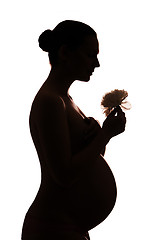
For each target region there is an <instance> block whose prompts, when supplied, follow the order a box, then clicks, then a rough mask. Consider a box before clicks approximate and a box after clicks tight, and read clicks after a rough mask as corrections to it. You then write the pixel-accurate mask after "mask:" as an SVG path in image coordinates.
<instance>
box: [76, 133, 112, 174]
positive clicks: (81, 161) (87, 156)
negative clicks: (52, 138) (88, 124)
mask: <svg viewBox="0 0 160 240" xmlns="http://www.w3.org/2000/svg"><path fill="white" fill-rule="evenodd" d="M109 140H110V138H107V137H106V136H105V134H104V132H103V130H102V129H101V131H99V133H98V134H97V136H96V137H95V138H94V139H93V140H92V142H91V143H90V144H88V145H87V146H86V147H85V148H84V149H83V150H81V151H80V152H79V153H77V154H75V155H74V156H73V157H72V166H73V169H74V171H75V172H79V171H81V170H84V169H87V168H88V167H90V166H91V165H92V164H93V163H94V161H96V160H97V159H98V158H99V156H100V154H102V155H103V153H104V149H105V146H106V144H107V143H108V142H109Z"/></svg>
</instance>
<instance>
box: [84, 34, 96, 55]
mask: <svg viewBox="0 0 160 240" xmlns="http://www.w3.org/2000/svg"><path fill="white" fill-rule="evenodd" d="M82 46H83V47H84V48H86V50H87V49H88V50H92V51H94V52H96V53H97V54H98V53H99V42H98V39H97V38H96V37H95V36H87V37H86V38H85V39H84V43H83V45H82Z"/></svg>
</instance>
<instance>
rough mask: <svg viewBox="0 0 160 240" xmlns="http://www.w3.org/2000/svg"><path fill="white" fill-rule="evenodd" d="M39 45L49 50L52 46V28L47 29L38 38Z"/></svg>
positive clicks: (44, 49) (46, 50)
mask: <svg viewBox="0 0 160 240" xmlns="http://www.w3.org/2000/svg"><path fill="white" fill-rule="evenodd" d="M38 42H39V47H40V48H41V49H42V50H43V51H45V52H49V51H50V49H51V46H52V31H51V30H49V29H48V30H45V31H44V32H43V33H42V34H41V35H40V36H39V39H38Z"/></svg>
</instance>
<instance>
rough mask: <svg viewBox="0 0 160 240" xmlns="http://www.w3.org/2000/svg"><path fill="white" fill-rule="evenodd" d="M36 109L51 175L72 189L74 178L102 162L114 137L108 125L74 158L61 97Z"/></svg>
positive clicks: (49, 99)
mask: <svg viewBox="0 0 160 240" xmlns="http://www.w3.org/2000/svg"><path fill="white" fill-rule="evenodd" d="M34 109H35V110H34V112H35V117H34V121H35V124H36V128H37V130H38V138H39V142H40V145H41V150H42V152H43V159H44V161H45V164H46V165H47V167H48V171H50V174H51V175H52V177H53V178H54V179H55V181H57V183H58V184H61V185H63V186H67V185H70V183H71V182H72V181H73V180H74V179H73V176H77V175H79V173H80V172H81V171H83V170H84V169H87V168H88V167H90V166H91V165H92V164H93V163H94V161H96V160H98V158H99V156H100V154H101V152H102V150H103V149H104V148H105V146H106V144H107V143H108V142H109V140H110V138H111V136H110V135H111V134H109V131H108V128H107V127H106V126H107V123H105V124H104V126H103V127H102V128H101V129H100V131H99V132H98V134H97V135H96V136H95V138H94V139H93V140H92V142H91V143H90V144H88V145H87V146H86V147H85V148H84V149H83V150H82V151H80V152H79V153H77V154H75V155H73V156H72V155H71V146H70V136H69V129H68V123H67V116H66V109H65V103H64V101H63V100H62V99H61V98H60V97H54V98H53V97H44V98H43V97H42V98H41V100H39V102H38V104H37V105H36V106H35V108H34ZM111 119H112V118H111V117H110V119H109V120H110V121H108V122H111ZM110 125H111V124H110ZM107 135H108V136H109V137H107Z"/></svg>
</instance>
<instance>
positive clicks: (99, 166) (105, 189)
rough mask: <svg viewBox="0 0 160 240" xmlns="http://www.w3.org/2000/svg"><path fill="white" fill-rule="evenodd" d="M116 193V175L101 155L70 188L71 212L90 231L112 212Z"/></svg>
mask: <svg viewBox="0 0 160 240" xmlns="http://www.w3.org/2000/svg"><path fill="white" fill-rule="evenodd" d="M116 194H117V191H116V183H115V179H114V176H113V174H112V171H111V170H110V168H109V166H108V164H107V163H106V161H105V160H104V158H103V157H102V156H101V157H100V158H99V159H98V160H97V161H96V162H95V164H94V165H93V166H92V167H91V168H90V169H89V170H88V172H85V173H83V176H82V177H81V178H80V179H79V180H78V181H77V182H76V183H75V184H74V186H73V187H72V188H71V189H70V192H69V196H70V197H71V198H70V203H71V205H70V208H71V209H70V212H71V213H72V214H73V216H74V217H75V219H76V221H77V222H78V224H80V225H81V227H82V228H84V229H85V230H87V231H88V230H90V229H92V228H94V227H95V226H97V225H98V224H99V223H101V222H102V221H103V220H105V218H106V217H107V216H108V215H109V214H110V212H111V211H112V209H113V207H114V205H115V201H116Z"/></svg>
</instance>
